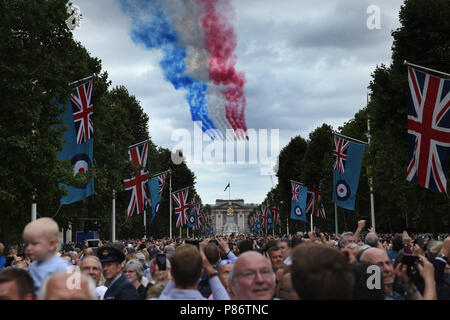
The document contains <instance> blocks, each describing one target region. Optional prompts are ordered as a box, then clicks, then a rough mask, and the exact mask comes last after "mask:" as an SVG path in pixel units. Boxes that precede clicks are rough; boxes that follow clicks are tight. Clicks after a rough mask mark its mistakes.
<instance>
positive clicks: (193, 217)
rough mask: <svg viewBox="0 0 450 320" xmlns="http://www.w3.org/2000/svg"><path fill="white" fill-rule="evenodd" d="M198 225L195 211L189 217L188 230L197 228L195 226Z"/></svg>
mask: <svg viewBox="0 0 450 320" xmlns="http://www.w3.org/2000/svg"><path fill="white" fill-rule="evenodd" d="M196 224H197V215H196V212H195V210H193V211H192V212H191V213H190V214H189V217H188V221H187V226H188V228H195V225H196Z"/></svg>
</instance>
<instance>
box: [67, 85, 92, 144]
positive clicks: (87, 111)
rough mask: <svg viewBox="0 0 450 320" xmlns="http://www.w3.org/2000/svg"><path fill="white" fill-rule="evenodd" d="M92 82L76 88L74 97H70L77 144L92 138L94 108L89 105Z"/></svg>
mask: <svg viewBox="0 0 450 320" xmlns="http://www.w3.org/2000/svg"><path fill="white" fill-rule="evenodd" d="M92 86H93V82H92V80H91V81H89V82H86V83H85V84H82V85H80V86H79V87H77V88H76V93H75V95H71V96H70V101H71V103H72V110H73V121H74V124H75V135H76V137H77V144H82V143H84V142H86V141H87V140H89V139H91V138H93V137H94V124H93V122H92V120H93V117H94V106H93V105H92V103H91V97H92Z"/></svg>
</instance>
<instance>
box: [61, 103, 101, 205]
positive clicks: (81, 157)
mask: <svg viewBox="0 0 450 320" xmlns="http://www.w3.org/2000/svg"><path fill="white" fill-rule="evenodd" d="M60 108H61V109H64V108H65V112H64V113H63V114H62V119H63V121H64V123H65V124H66V126H67V130H66V131H65V132H64V135H63V140H65V142H64V144H63V150H62V151H60V152H58V153H57V156H58V159H61V160H70V162H71V163H72V165H73V167H74V169H73V170H74V171H73V172H74V175H77V174H78V173H81V172H87V171H88V170H89V169H91V168H92V163H93V157H94V138H93V135H90V136H89V137H88V139H87V140H86V139H80V142H81V143H80V144H78V143H77V135H76V132H77V131H76V129H75V124H74V116H73V108H72V103H71V102H68V103H67V104H66V105H65V106H64V105H60ZM82 141H84V142H82ZM62 185H64V186H65V188H66V189H67V191H68V195H67V196H65V197H62V198H61V205H65V204H71V203H74V202H77V201H80V200H83V199H84V198H87V197H89V196H91V195H93V194H94V178H91V179H90V181H89V182H88V183H87V184H85V185H80V186H73V185H66V184H60V187H61V186H62Z"/></svg>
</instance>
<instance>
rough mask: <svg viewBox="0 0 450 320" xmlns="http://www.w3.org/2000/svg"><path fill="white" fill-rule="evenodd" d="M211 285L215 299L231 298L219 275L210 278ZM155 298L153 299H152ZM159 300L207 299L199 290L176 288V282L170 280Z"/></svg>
mask: <svg viewBox="0 0 450 320" xmlns="http://www.w3.org/2000/svg"><path fill="white" fill-rule="evenodd" d="M209 285H210V286H211V291H212V293H213V296H214V300H230V296H229V295H228V293H227V291H226V290H225V288H224V287H223V285H222V283H221V282H220V279H219V277H218V276H216V277H213V278H211V279H209ZM152 300H153V299H152ZM158 300H206V298H205V297H203V296H202V294H201V293H200V291H198V290H186V289H177V288H175V283H174V282H173V281H172V280H170V281H169V282H168V283H167V285H166V287H165V288H164V290H163V292H161V295H160V296H159V299H158Z"/></svg>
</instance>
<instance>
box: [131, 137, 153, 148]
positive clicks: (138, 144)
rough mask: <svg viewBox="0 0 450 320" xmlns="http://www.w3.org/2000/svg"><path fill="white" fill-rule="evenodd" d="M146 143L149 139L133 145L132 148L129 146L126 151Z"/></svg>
mask: <svg viewBox="0 0 450 320" xmlns="http://www.w3.org/2000/svg"><path fill="white" fill-rule="evenodd" d="M148 141H150V139H147V140H144V141H141V142H138V143H135V144H133V145H132V146H129V147H128V149H131V148H134V147H136V146H140V145H141V144H144V143H146V142H148Z"/></svg>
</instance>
